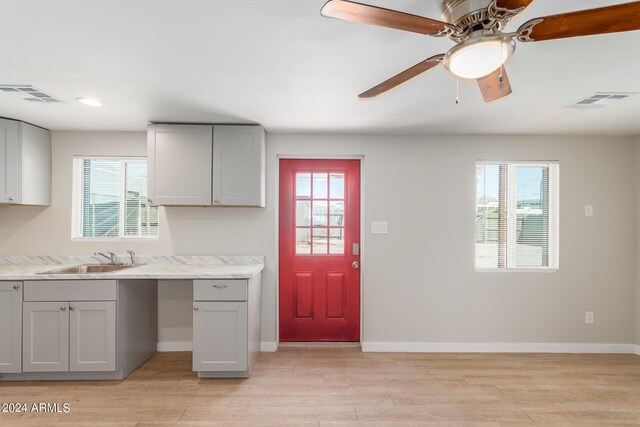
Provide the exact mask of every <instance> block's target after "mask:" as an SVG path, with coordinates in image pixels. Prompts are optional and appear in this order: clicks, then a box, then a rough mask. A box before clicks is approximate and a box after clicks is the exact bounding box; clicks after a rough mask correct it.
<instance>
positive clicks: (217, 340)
mask: <svg viewBox="0 0 640 427" xmlns="http://www.w3.org/2000/svg"><path fill="white" fill-rule="evenodd" d="M260 286H261V283H260V276H259V275H258V277H255V278H253V279H249V280H231V279H227V280H194V282H193V297H194V303H193V370H194V371H198V376H199V377H204V378H220V377H239V378H246V377H249V376H250V375H251V371H252V370H253V366H254V364H255V362H256V360H257V358H258V355H259V354H260V306H261V297H260V295H261V290H260Z"/></svg>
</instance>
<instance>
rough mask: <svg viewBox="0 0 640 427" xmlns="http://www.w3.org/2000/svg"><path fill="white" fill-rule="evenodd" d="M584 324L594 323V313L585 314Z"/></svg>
mask: <svg viewBox="0 0 640 427" xmlns="http://www.w3.org/2000/svg"><path fill="white" fill-rule="evenodd" d="M584 323H593V311H585V312H584Z"/></svg>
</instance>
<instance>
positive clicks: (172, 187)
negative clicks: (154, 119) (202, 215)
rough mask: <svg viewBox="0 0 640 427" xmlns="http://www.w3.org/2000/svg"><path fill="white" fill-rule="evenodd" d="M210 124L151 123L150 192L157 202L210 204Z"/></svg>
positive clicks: (211, 127) (149, 140) (149, 146)
mask: <svg viewBox="0 0 640 427" xmlns="http://www.w3.org/2000/svg"><path fill="white" fill-rule="evenodd" d="M212 133H213V126H210V125H150V126H149V128H148V131H147V151H148V153H147V155H148V159H147V160H148V175H149V179H148V192H149V199H150V200H151V203H153V204H155V205H159V206H161V205H175V206H193V205H196V206H202V205H211V171H212V154H213V153H212V150H213V147H212V143H211V141H212Z"/></svg>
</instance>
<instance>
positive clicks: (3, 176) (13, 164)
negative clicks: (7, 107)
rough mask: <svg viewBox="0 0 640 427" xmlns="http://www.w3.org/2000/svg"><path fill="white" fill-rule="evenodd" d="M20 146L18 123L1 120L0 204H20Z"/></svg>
mask: <svg viewBox="0 0 640 427" xmlns="http://www.w3.org/2000/svg"><path fill="white" fill-rule="evenodd" d="M19 144H20V130H19V127H18V122H15V121H13V120H5V119H0V203H10V204H12V203H20V200H18V185H19V174H20V170H19V167H18V164H19V162H20V159H19V149H20V147H19Z"/></svg>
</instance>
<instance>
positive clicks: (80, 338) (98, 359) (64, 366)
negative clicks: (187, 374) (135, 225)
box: [0, 280, 158, 381]
mask: <svg viewBox="0 0 640 427" xmlns="http://www.w3.org/2000/svg"><path fill="white" fill-rule="evenodd" d="M14 287H17V289H15V288H14ZM157 302H158V287H157V281H156V280H117V281H116V280H42V281H25V282H23V283H20V282H13V283H12V282H0V320H1V321H2V322H1V323H0V374H1V375H0V379H2V380H6V381H12V380H40V379H42V380H56V379H80V380H81V379H110V380H112V379H123V378H125V377H127V376H128V375H129V374H130V373H131V372H133V371H134V370H135V369H136V368H137V367H138V366H140V365H141V364H142V363H144V361H146V360H147V359H149V358H150V357H151V356H153V355H154V354H155V353H156V347H157V341H158V339H157V338H158V335H157V333H158V323H157V319H158V311H157ZM20 349H21V350H22V351H21V357H20V353H19V351H20ZM18 359H21V361H19V360H18Z"/></svg>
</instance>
